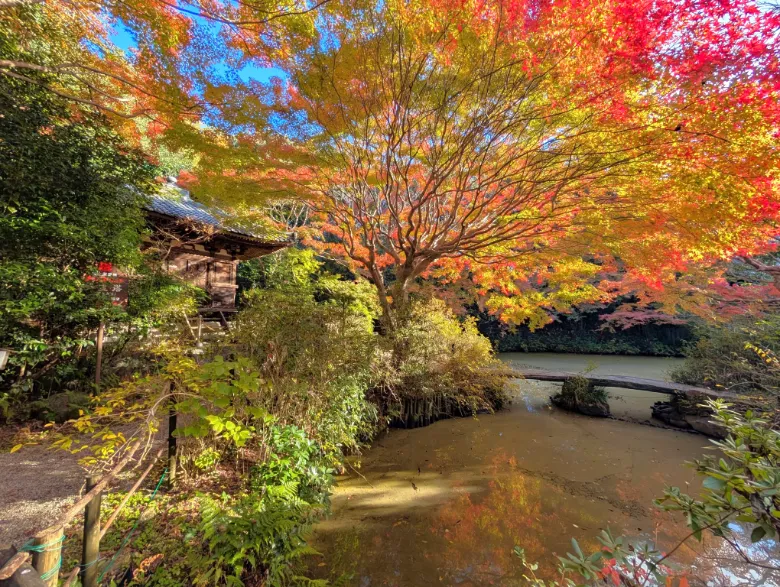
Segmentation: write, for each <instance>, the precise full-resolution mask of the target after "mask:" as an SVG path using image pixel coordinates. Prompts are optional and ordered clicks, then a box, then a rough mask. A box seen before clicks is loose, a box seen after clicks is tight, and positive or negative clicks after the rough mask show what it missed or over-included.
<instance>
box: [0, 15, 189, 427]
mask: <svg viewBox="0 0 780 587" xmlns="http://www.w3.org/2000/svg"><path fill="white" fill-rule="evenodd" d="M30 17H31V18H34V11H32V12H31V16H30ZM0 55H2V56H3V57H4V58H7V59H22V60H23V59H24V57H25V55H23V54H21V53H20V51H19V49H18V46H17V43H16V40H15V39H14V38H13V37H11V36H10V35H9V33H8V32H7V31H0ZM26 75H27V76H28V77H30V78H31V79H34V80H37V81H40V82H41V84H43V83H45V82H46V81H47V80H46V75H47V74H45V73H40V72H27V74H26ZM0 112H2V116H0V184H1V185H2V186H3V189H2V190H0V347H6V348H10V349H12V350H13V354H12V355H11V357H10V361H9V368H8V369H6V370H5V371H3V372H2V374H0V406H1V407H2V409H3V412H2V416H3V417H4V418H18V419H25V418H27V417H29V416H30V415H31V413H30V410H29V408H30V403H29V402H30V401H31V400H35V401H38V400H41V401H43V400H45V399H46V398H47V397H48V396H49V395H52V394H55V395H56V394H58V393H60V392H61V391H64V389H66V388H70V389H78V390H80V391H91V388H90V385H89V383H88V382H89V380H90V378H91V371H92V369H93V366H94V355H93V353H91V352H90V350H89V349H90V347H91V346H92V345H93V344H94V342H93V341H94V337H95V331H96V328H97V326H98V324H99V323H100V322H101V321H102V322H106V323H108V325H109V327H111V326H112V325H117V326H119V325H121V327H120V328H116V329H115V330H114V333H113V334H114V336H113V340H115V342H116V344H115V345H114V349H121V348H123V347H124V345H125V344H126V342H127V340H128V337H129V332H130V329H129V326H130V325H131V324H133V325H135V326H149V325H151V324H153V323H156V322H159V321H160V320H162V319H165V318H166V317H168V316H170V314H171V313H172V312H173V311H181V310H182V309H183V308H187V309H191V308H192V307H193V306H192V303H193V300H194V295H195V292H194V291H193V288H188V287H186V286H183V285H182V284H180V283H178V282H176V281H175V280H173V279H171V278H170V277H168V276H165V275H164V274H162V273H160V272H159V271H156V270H154V269H152V268H151V267H148V266H146V265H145V263H146V260H145V259H144V258H143V257H142V255H141V252H140V248H139V246H140V244H141V238H142V234H143V230H144V226H145V225H144V216H143V210H142V205H143V194H145V193H149V192H150V191H152V190H154V189H155V187H154V186H155V184H154V177H155V175H156V173H157V170H156V168H155V167H154V166H152V165H151V164H150V163H149V162H148V161H147V159H146V158H145V157H144V156H143V154H142V153H140V152H139V151H135V150H132V149H129V148H128V147H127V146H126V144H125V142H124V141H123V140H122V139H121V138H120V137H119V136H118V135H117V134H116V133H115V132H114V131H113V130H111V128H110V126H109V124H108V123H107V121H106V120H105V119H104V118H103V117H102V116H100V115H97V114H94V113H91V112H89V111H87V110H79V109H77V108H75V107H74V106H73V104H72V103H69V102H68V101H66V100H64V99H62V98H61V97H59V96H58V95H57V94H55V93H53V92H52V91H51V90H48V89H46V88H44V87H43V86H42V85H36V84H31V83H25V82H23V81H20V80H17V79H16V78H13V77H10V76H2V79H0ZM99 262H109V263H112V264H113V265H114V266H118V267H120V268H121V269H122V270H123V271H125V272H128V273H129V274H130V275H131V277H132V279H131V284H130V290H131V292H130V293H131V300H132V301H131V303H130V306H129V307H128V308H127V309H126V310H125V309H123V308H119V307H115V306H113V305H112V304H111V302H110V299H109V296H108V295H107V293H106V284H104V283H101V282H100V281H99V280H94V279H91V277H92V276H93V275H94V274H95V273H96V271H97V263H99ZM112 352H114V351H113V350H109V351H108V354H109V358H110V355H111V353H112ZM42 413H49V411H47V410H44V411H43V412H42Z"/></svg>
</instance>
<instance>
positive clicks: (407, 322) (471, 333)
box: [374, 299, 507, 426]
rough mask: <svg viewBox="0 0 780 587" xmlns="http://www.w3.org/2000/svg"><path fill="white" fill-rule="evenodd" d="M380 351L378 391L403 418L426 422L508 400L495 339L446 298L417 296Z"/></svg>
mask: <svg viewBox="0 0 780 587" xmlns="http://www.w3.org/2000/svg"><path fill="white" fill-rule="evenodd" d="M380 352H381V354H382V355H381V359H382V367H381V369H380V370H379V374H380V376H381V377H382V379H381V381H380V382H379V383H378V384H377V386H376V387H375V390H374V397H375V398H376V400H377V402H378V403H380V404H382V405H384V408H385V409H386V410H387V411H388V413H389V414H390V415H391V416H393V417H394V418H395V420H396V423H398V424H401V425H404V426H417V425H420V424H423V425H424V424H427V423H430V422H432V421H434V420H436V419H438V418H442V417H448V416H454V415H471V414H475V413H477V412H478V411H481V410H485V411H491V410H494V409H498V408H500V407H502V406H503V405H504V403H505V402H506V399H507V396H506V391H505V387H506V384H507V382H506V378H505V377H504V375H503V374H502V371H503V367H502V363H501V362H500V361H499V360H498V359H496V358H495V356H494V353H493V349H492V346H491V344H490V341H489V340H488V339H487V338H485V337H484V336H482V335H481V334H480V333H479V331H478V330H477V327H476V323H475V320H474V319H473V318H467V319H466V320H460V319H459V318H458V317H457V316H455V314H454V313H453V312H452V310H450V309H449V308H448V307H447V306H446V304H444V302H442V301H441V300H436V299H433V300H428V301H417V302H413V303H412V305H411V307H410V309H409V312H408V314H407V315H406V316H405V317H404V319H403V320H402V322H401V325H400V326H399V328H398V329H397V330H396V331H394V332H393V333H392V335H389V336H386V337H383V339H382V341H381V345H380Z"/></svg>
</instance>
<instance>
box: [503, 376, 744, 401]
mask: <svg viewBox="0 0 780 587" xmlns="http://www.w3.org/2000/svg"><path fill="white" fill-rule="evenodd" d="M510 375H511V376H514V377H518V378H520V379H534V380H537V381H566V380H567V379H570V378H572V377H584V378H585V379H587V380H588V381H590V382H591V383H593V384H594V385H600V386H603V387H623V388H626V389H639V390H642V391H652V392H655V393H666V394H676V395H686V396H690V397H701V396H706V397H711V398H720V399H725V400H731V401H734V400H739V399H744V398H743V397H741V396H739V395H737V394H735V393H729V392H726V391H715V390H714V389H709V388H707V387H696V386H694V385H685V384H683V383H673V382H671V381H661V380H660V379H647V378H645V377H629V376H627V375H597V374H594V373H568V372H565V371H548V370H546V369H511V370H510Z"/></svg>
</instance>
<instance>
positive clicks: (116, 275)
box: [87, 262, 129, 306]
mask: <svg viewBox="0 0 780 587" xmlns="http://www.w3.org/2000/svg"><path fill="white" fill-rule="evenodd" d="M97 267H98V274H97V275H88V276H87V281H99V282H101V283H104V284H105V286H106V290H107V293H108V295H110V296H111V303H112V304H114V305H115V306H126V305H127V301H128V289H129V287H128V286H129V280H128V278H127V275H125V274H123V273H121V272H120V271H118V270H116V269H115V268H114V265H113V264H112V263H106V262H100V263H98V264H97Z"/></svg>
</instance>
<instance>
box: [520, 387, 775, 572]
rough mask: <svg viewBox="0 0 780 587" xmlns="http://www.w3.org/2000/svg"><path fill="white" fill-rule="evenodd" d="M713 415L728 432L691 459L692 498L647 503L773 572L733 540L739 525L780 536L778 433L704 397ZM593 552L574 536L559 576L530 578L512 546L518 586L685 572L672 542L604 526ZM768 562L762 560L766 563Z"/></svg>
mask: <svg viewBox="0 0 780 587" xmlns="http://www.w3.org/2000/svg"><path fill="white" fill-rule="evenodd" d="M708 407H709V408H710V409H711V410H712V411H713V413H714V419H715V420H716V421H717V422H718V423H720V424H721V425H723V426H724V427H725V428H726V429H727V430H728V436H727V438H726V439H725V440H722V441H712V443H713V445H714V446H715V448H717V449H718V453H717V454H716V455H708V456H705V457H704V458H702V459H700V460H697V461H696V462H694V463H692V464H693V466H694V467H695V469H696V472H697V473H698V475H699V476H700V477H701V478H702V480H703V490H702V492H701V494H700V495H699V496H698V497H694V496H691V495H688V494H687V493H685V492H684V491H682V490H681V489H680V488H678V487H668V488H667V489H666V490H665V491H664V495H663V497H661V498H660V499H657V500H656V501H655V503H656V505H657V506H659V507H660V508H661V509H663V510H665V511H671V512H679V513H680V514H682V515H684V516H685V519H686V522H687V525H688V527H689V528H690V529H691V533H690V535H689V536H687V537H686V538H685V539H684V540H683V542H685V541H686V540H688V539H691V538H693V539H696V540H699V541H700V540H701V539H702V534H703V533H704V532H710V533H712V534H714V535H715V536H718V537H721V538H723V539H724V540H725V541H726V543H727V544H729V545H730V546H731V547H732V548H733V549H734V550H735V552H736V554H737V555H738V556H739V557H740V558H741V559H743V560H745V562H746V563H748V564H755V565H763V566H758V567H757V570H759V571H762V572H763V571H766V570H767V569H768V570H770V571H771V570H774V571H776V572H780V567H773V566H772V563H771V562H770V563H766V562H763V561H753V560H752V558H751V553H750V550H749V549H746V545H745V544H744V543H742V544H740V543H741V538H740V536H739V535H738V530H739V527H738V526H737V525H736V524H735V523H734V522H740V523H741V524H743V525H747V527H748V530H749V533H750V541H751V542H753V543H757V542H761V541H776V540H777V539H778V537H780V432H778V431H777V430H773V429H772V427H771V426H770V421H769V420H768V419H766V418H765V417H763V416H761V415H759V414H755V413H752V412H748V413H746V414H745V415H741V414H739V413H737V412H736V411H734V410H732V409H730V406H729V405H728V404H726V403H724V402H722V401H709V402H708ZM599 541H600V542H601V544H602V548H601V550H599V551H597V552H594V553H592V554H584V553H583V552H582V550H580V547H579V545H578V544H577V542H576V541H575V540H572V545H573V547H574V552H573V553H569V554H568V555H567V556H566V557H560V562H561V566H560V573H561V578H560V580H557V581H545V580H543V579H539V578H537V577H536V576H535V571H536V569H537V567H536V565H535V564H531V563H529V562H528V561H526V559H525V553H524V551H523V549H522V548H517V549H515V554H516V555H517V556H518V557H519V558H520V561H521V564H522V565H523V567H524V568H525V570H526V572H527V574H524V575H523V578H524V580H525V583H524V584H529V585H533V586H535V587H550V586H554V585H567V586H571V587H573V586H574V585H576V584H581V583H582V581H577V582H575V581H574V580H573V578H574V577H579V578H580V579H584V580H585V581H586V582H587V583H586V584H594V583H597V582H601V581H604V580H607V581H610V582H612V584H614V585H626V586H635V585H646V584H657V585H663V584H667V585H668V584H671V583H670V582H669V581H671V580H672V578H673V577H685V576H686V575H688V571H687V570H685V569H679V570H675V569H674V567H675V565H674V563H673V560H674V559H673V555H674V553H675V551H676V550H677V547H675V548H673V549H671V550H669V551H668V552H667V553H661V552H659V551H658V550H656V549H655V548H653V547H652V546H651V545H648V544H630V543H628V542H627V541H626V540H624V539H623V538H620V537H617V538H616V537H614V536H613V535H612V534H611V533H610V532H609V530H605V531H603V532H602V534H601V536H600V537H599ZM767 564H769V566H766V565H767Z"/></svg>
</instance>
